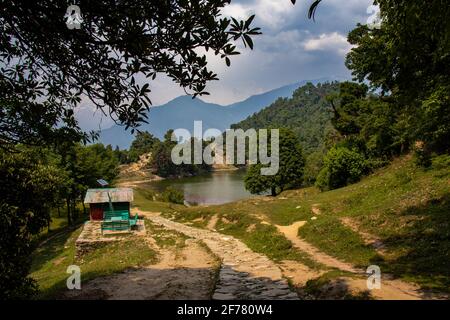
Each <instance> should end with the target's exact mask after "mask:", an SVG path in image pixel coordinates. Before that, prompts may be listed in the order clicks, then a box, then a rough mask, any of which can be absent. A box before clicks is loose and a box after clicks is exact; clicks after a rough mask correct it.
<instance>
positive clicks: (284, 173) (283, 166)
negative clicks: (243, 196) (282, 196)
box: [244, 128, 305, 196]
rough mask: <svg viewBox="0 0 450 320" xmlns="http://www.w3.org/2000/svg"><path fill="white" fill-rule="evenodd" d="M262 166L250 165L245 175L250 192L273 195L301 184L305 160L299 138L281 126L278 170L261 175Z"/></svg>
mask: <svg viewBox="0 0 450 320" xmlns="http://www.w3.org/2000/svg"><path fill="white" fill-rule="evenodd" d="M269 139H270V138H269ZM269 152H270V150H269ZM263 166H264V165H262V164H261V163H258V164H254V165H250V167H249V169H248V171H247V173H246V175H245V178H244V182H245V188H246V189H247V190H249V191H250V192H251V193H263V192H267V191H270V193H271V194H272V195H273V196H275V195H277V194H279V193H280V192H282V191H283V190H287V189H290V188H295V187H300V186H301V184H302V182H303V169H304V166H305V160H304V158H303V150H302V147H301V146H300V143H299V140H298V138H297V137H296V135H295V134H294V133H293V132H292V131H291V130H289V129H285V128H282V129H280V131H279V170H278V172H277V173H276V174H275V175H262V174H261V168H262V167H263Z"/></svg>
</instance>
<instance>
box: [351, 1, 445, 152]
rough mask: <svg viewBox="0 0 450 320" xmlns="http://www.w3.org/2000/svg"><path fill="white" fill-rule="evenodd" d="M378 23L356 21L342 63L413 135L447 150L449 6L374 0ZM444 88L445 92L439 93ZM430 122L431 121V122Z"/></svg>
mask: <svg viewBox="0 0 450 320" xmlns="http://www.w3.org/2000/svg"><path fill="white" fill-rule="evenodd" d="M375 3H376V4H378V5H379V6H380V13H381V18H382V23H381V27H380V28H369V27H368V26H367V25H361V24H359V25H358V26H357V27H356V28H355V29H354V30H353V31H351V32H350V34H349V36H348V40H349V42H350V43H351V44H352V45H354V48H353V49H352V50H351V52H350V53H349V54H348V56H347V60H346V65H347V66H348V68H349V69H351V70H352V73H353V75H354V76H355V78H356V79H357V80H359V81H361V82H362V81H365V80H368V81H369V82H370V85H371V87H372V88H373V89H380V90H381V94H382V95H385V96H389V98H388V100H390V101H389V102H390V103H391V105H392V106H394V107H395V109H400V111H401V112H400V114H402V115H409V116H410V117H409V118H408V117H404V116H403V117H402V121H405V120H406V119H409V121H410V122H409V123H408V125H407V126H406V127H408V128H409V129H410V130H412V131H411V132H410V134H411V136H412V138H413V139H419V140H423V141H424V142H425V143H426V145H425V147H426V148H428V149H430V150H435V151H438V152H443V151H449V150H450V143H449V142H448V141H450V128H449V126H448V125H446V124H445V122H447V123H448V110H449V108H450V105H449V100H448V99H447V98H448V91H449V89H450V37H449V34H450V20H449V19H448V16H449V15H450V6H449V5H448V1H445V0H432V1H421V0H376V1H375ZM444 92H447V94H444ZM430 124H431V125H430Z"/></svg>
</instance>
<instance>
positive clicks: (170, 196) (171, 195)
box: [161, 187, 184, 204]
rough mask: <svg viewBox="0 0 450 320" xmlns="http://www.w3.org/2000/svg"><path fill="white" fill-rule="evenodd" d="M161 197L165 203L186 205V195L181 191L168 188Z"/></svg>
mask: <svg viewBox="0 0 450 320" xmlns="http://www.w3.org/2000/svg"><path fill="white" fill-rule="evenodd" d="M161 196H162V200H163V201H164V202H171V203H176V204H184V193H183V192H182V191H180V190H177V189H173V188H171V187H168V188H167V189H166V190H164V192H163V193H162V195H161Z"/></svg>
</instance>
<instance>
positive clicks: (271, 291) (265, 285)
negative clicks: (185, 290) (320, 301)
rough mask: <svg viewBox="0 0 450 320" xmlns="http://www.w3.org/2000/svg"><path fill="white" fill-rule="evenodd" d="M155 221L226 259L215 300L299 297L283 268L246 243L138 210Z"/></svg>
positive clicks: (223, 261)
mask: <svg viewBox="0 0 450 320" xmlns="http://www.w3.org/2000/svg"><path fill="white" fill-rule="evenodd" d="M138 213H139V214H140V215H143V216H144V217H145V218H146V219H149V220H150V221H151V222H152V223H154V224H157V225H161V226H164V227H165V228H168V229H171V230H175V231H177V232H181V233H183V234H185V235H187V236H189V237H191V238H194V239H198V240H201V241H202V242H203V243H205V244H206V245H207V246H208V247H209V249H210V250H211V251H212V252H213V253H214V254H215V255H217V256H218V257H219V258H220V259H221V260H222V267H221V269H220V272H219V279H218V282H217V285H216V288H215V291H214V294H213V297H212V298H213V299H217V300H223V299H227V300H229V299H230V300H234V299H250V300H252V299H261V300H272V299H279V300H287V299H298V296H297V294H296V293H294V292H292V291H291V290H290V288H289V285H288V283H287V281H286V280H285V279H284V278H283V275H282V272H281V270H280V268H279V267H278V266H277V265H276V264H275V263H274V262H272V261H271V260H270V259H269V258H267V257H266V256H264V255H261V254H258V253H255V252H253V251H251V250H250V249H249V248H248V247H247V246H246V245H245V244H244V243H242V242H241V241H239V240H237V239H235V238H233V237H231V236H225V235H222V234H220V233H217V232H213V231H209V230H205V229H198V228H193V227H190V226H187V225H184V224H181V223H177V222H174V221H171V220H168V219H165V218H163V217H161V216H159V215H158V214H157V213H151V212H144V211H138Z"/></svg>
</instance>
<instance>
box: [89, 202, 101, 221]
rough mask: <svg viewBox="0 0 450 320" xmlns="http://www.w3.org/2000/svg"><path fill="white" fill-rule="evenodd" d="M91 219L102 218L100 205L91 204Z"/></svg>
mask: <svg viewBox="0 0 450 320" xmlns="http://www.w3.org/2000/svg"><path fill="white" fill-rule="evenodd" d="M90 208H91V210H90V211H91V220H103V208H102V207H101V206H100V205H96V204H93V203H92V204H91V207H90Z"/></svg>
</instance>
